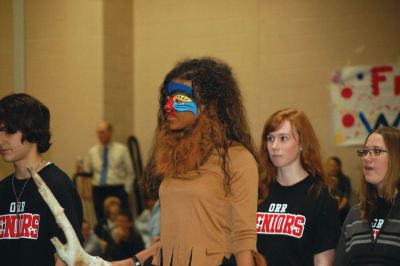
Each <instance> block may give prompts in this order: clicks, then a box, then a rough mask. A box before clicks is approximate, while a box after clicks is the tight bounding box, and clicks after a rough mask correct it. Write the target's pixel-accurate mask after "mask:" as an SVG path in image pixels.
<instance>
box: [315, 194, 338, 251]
mask: <svg viewBox="0 0 400 266" xmlns="http://www.w3.org/2000/svg"><path fill="white" fill-rule="evenodd" d="M313 226H314V230H313V232H314V235H313V243H314V244H313V254H318V253H321V252H323V251H326V250H329V249H335V248H336V245H337V243H338V239H339V236H340V221H339V211H338V206H337V201H336V200H335V199H334V198H333V197H332V196H331V195H330V194H329V192H328V190H327V189H323V190H321V192H320V195H319V197H318V199H317V203H316V211H315V212H314V223H313Z"/></svg>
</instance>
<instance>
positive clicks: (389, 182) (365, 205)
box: [359, 127, 400, 221]
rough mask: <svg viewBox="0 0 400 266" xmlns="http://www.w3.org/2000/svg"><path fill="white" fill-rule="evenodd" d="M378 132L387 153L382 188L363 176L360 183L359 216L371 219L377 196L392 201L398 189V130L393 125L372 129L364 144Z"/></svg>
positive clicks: (399, 142)
mask: <svg viewBox="0 0 400 266" xmlns="http://www.w3.org/2000/svg"><path fill="white" fill-rule="evenodd" d="M374 133H376V134H379V135H381V136H382V137H383V142H384V143H385V146H386V148H387V151H388V152H387V153H388V160H389V163H388V169H387V172H386V175H385V177H384V179H383V183H382V189H381V190H380V191H378V189H377V187H376V186H375V185H372V184H369V183H368V182H367V181H366V180H365V178H362V180H361V183H360V196H359V198H360V212H361V218H363V219H365V220H369V221H370V220H372V218H373V216H374V213H375V211H376V201H377V199H378V196H380V197H382V198H384V199H386V200H387V201H393V200H394V198H395V196H396V190H399V189H400V164H399V162H400V130H399V129H397V128H394V127H381V128H378V129H376V130H374V131H372V132H371V133H370V134H369V135H368V136H367V138H366V139H365V142H364V146H365V144H366V143H367V141H368V138H369V137H370V136H371V135H372V134H374Z"/></svg>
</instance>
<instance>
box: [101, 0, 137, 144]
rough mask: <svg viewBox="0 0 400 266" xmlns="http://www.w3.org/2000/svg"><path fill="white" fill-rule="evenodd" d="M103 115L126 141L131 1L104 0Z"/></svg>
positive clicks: (130, 75) (130, 100)
mask: <svg viewBox="0 0 400 266" xmlns="http://www.w3.org/2000/svg"><path fill="white" fill-rule="evenodd" d="M103 3H104V7H103V14H104V18H103V27H104V41H103V43H104V50H103V56H104V118H105V119H106V120H108V121H111V122H112V124H113V125H114V138H115V139H116V140H118V141H120V142H123V143H126V140H127V138H128V136H129V135H131V134H132V132H131V130H132V127H133V125H132V124H133V119H132V116H133V44H132V37H133V31H132V27H133V25H132V16H133V14H132V0H113V1H107V0H106V1H104V2H103Z"/></svg>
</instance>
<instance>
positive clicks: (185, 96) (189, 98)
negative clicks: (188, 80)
mask: <svg viewBox="0 0 400 266" xmlns="http://www.w3.org/2000/svg"><path fill="white" fill-rule="evenodd" d="M167 95H168V100H167V103H166V104H165V105H164V110H165V111H166V112H167V113H169V114H170V113H173V112H192V113H193V115H194V116H195V117H196V118H197V117H198V116H199V114H198V108H197V104H196V103H195V102H194V100H193V98H194V93H193V89H192V88H191V87H189V86H187V85H185V84H182V83H177V82H170V83H168V85H167Z"/></svg>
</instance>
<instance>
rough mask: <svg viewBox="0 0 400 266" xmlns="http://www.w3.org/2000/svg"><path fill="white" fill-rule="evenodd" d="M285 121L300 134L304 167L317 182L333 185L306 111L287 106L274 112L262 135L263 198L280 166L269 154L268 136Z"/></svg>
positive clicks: (301, 157) (302, 164) (301, 158)
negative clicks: (275, 163) (273, 161)
mask: <svg viewBox="0 0 400 266" xmlns="http://www.w3.org/2000/svg"><path fill="white" fill-rule="evenodd" d="M285 121H288V122H289V123H290V124H291V126H292V128H293V130H296V132H297V133H298V135H299V142H300V145H301V147H302V149H303V150H302V152H301V154H300V162H301V166H302V167H303V169H304V170H306V171H307V172H308V173H309V174H310V175H311V176H313V178H314V181H315V183H316V184H322V183H324V184H326V185H327V186H328V187H331V181H330V179H329V178H328V177H327V176H326V175H325V172H324V169H323V164H322V159H321V153H320V145H319V142H318V139H317V136H316V134H315V132H314V129H313V127H312V125H311V123H310V121H309V120H308V118H307V116H306V115H305V114H304V112H302V111H300V110H297V109H294V108H285V109H282V110H279V111H277V112H275V113H273V114H272V115H271V116H270V117H269V118H268V119H267V121H266V122H265V125H264V130H263V133H262V137H261V151H260V159H261V163H262V164H263V165H264V168H265V169H264V178H263V180H261V182H260V184H261V187H260V190H261V192H262V196H263V198H266V197H267V195H268V190H269V187H270V185H271V184H272V183H274V182H276V177H277V173H278V168H277V167H276V166H275V165H274V164H273V163H272V161H271V159H270V157H269V154H268V149H267V136H268V134H270V133H271V132H273V131H275V130H277V129H279V128H280V127H281V126H282V125H283V123H284V122H285ZM318 191H319V190H318Z"/></svg>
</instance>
